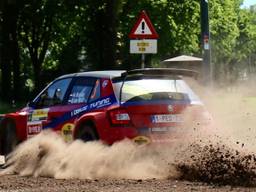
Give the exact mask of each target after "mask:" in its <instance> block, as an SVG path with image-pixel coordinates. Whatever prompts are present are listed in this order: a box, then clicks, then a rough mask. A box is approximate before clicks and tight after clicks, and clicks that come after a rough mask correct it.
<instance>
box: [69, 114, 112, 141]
mask: <svg viewBox="0 0 256 192" xmlns="http://www.w3.org/2000/svg"><path fill="white" fill-rule="evenodd" d="M105 114H106V113H104V112H100V111H99V112H91V113H90V114H84V115H82V116H81V117H80V118H79V119H77V120H76V121H75V128H74V131H73V137H74V138H75V136H76V133H77V131H78V129H79V128H80V127H81V126H82V125H83V124H84V123H86V122H88V123H89V122H90V123H93V126H94V127H95V129H96V131H97V133H98V135H99V138H101V135H102V133H103V131H104V125H106V121H107V118H106V115H105Z"/></svg>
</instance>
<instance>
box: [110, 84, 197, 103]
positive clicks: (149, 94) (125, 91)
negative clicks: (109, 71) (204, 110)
mask: <svg viewBox="0 0 256 192" xmlns="http://www.w3.org/2000/svg"><path fill="white" fill-rule="evenodd" d="M121 85H122V82H116V83H114V90H115V92H116V94H117V95H118V93H119V95H121V102H122V103H124V102H129V101H154V100H176V101H180V100H186V101H190V102H193V101H199V98H198V97H197V96H196V95H195V94H194V92H193V91H192V90H191V89H190V88H189V86H188V85H187V84H186V83H185V82H184V81H183V80H181V79H177V80H175V79H139V80H128V81H125V82H124V84H123V86H122V88H121ZM120 89H121V90H120ZM120 91H121V94H120ZM119 99H120V98H119Z"/></svg>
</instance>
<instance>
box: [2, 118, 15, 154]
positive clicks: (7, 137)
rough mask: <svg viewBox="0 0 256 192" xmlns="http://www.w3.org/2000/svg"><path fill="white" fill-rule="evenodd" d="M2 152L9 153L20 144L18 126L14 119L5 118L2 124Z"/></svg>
mask: <svg viewBox="0 0 256 192" xmlns="http://www.w3.org/2000/svg"><path fill="white" fill-rule="evenodd" d="M0 135H1V154H2V155H8V154H9V153H11V152H12V151H13V150H14V148H15V147H16V145H17V144H18V139H17V134H16V126H15V122H14V121H13V120H9V119H7V120H3V121H2V124H1V133H0Z"/></svg>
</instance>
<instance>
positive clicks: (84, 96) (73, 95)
mask: <svg viewBox="0 0 256 192" xmlns="http://www.w3.org/2000/svg"><path fill="white" fill-rule="evenodd" d="M95 81H96V80H95V79H94V78H88V77H79V78H77V79H76V80H75V82H74V84H73V87H72V89H71V92H70V94H69V97H68V103H69V104H77V103H87V101H88V98H89V96H90V94H91V92H92V89H93V87H94V85H95Z"/></svg>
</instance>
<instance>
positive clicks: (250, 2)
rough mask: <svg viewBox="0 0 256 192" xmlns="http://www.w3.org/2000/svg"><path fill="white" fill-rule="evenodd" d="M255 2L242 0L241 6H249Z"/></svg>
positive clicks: (255, 1)
mask: <svg viewBox="0 0 256 192" xmlns="http://www.w3.org/2000/svg"><path fill="white" fill-rule="evenodd" d="M255 4H256V0H244V3H243V5H242V7H250V6H251V5H255Z"/></svg>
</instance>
